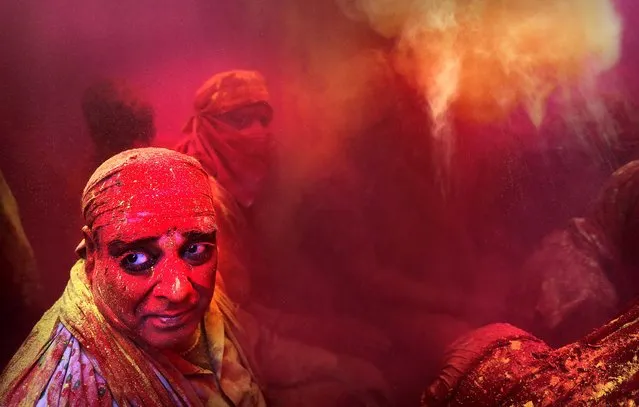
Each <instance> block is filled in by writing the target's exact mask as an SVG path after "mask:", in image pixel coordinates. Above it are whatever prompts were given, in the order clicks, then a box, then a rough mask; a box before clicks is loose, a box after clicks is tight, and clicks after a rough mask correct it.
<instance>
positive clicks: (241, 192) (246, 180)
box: [175, 71, 272, 207]
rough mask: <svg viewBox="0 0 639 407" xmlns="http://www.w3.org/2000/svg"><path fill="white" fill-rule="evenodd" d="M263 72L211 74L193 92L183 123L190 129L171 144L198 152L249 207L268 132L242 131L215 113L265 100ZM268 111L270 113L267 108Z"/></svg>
mask: <svg viewBox="0 0 639 407" xmlns="http://www.w3.org/2000/svg"><path fill="white" fill-rule="evenodd" d="M268 100H269V95H268V91H267V89H266V83H265V81H264V78H263V77H262V75H261V74H260V73H258V72H255V71H229V72H223V73H220V74H217V75H214V76H213V77H211V79H209V80H208V81H207V82H206V83H205V84H204V85H203V86H202V87H201V88H200V89H199V90H198V91H197V92H196V96H195V103H194V107H195V114H194V115H193V117H191V118H190V119H189V121H188V122H187V124H186V125H185V126H184V129H183V131H184V132H185V133H188V134H189V136H188V137H186V138H185V139H184V140H183V141H182V142H181V143H180V144H178V146H177V147H176V148H175V149H176V150H177V151H180V152H182V153H185V154H188V155H190V156H193V157H195V158H197V159H198V160H199V161H200V162H201V163H202V165H203V166H204V168H205V169H206V171H207V172H208V173H209V174H210V175H211V176H212V177H214V178H215V179H217V181H218V182H219V183H220V184H221V185H222V186H223V187H224V188H225V189H226V190H228V191H229V192H230V193H231V195H233V197H234V198H235V199H236V200H237V202H238V203H239V204H240V205H241V206H243V207H249V206H251V205H252V204H253V200H254V198H255V195H256V194H257V191H258V190H259V189H260V187H261V184H262V181H263V179H264V178H265V176H266V174H267V173H268V168H269V162H268V157H266V156H265V154H264V152H265V151H268V150H269V143H270V137H269V135H268V132H267V131H265V132H264V133H260V134H253V135H246V134H244V133H242V132H241V131H239V130H237V129H235V128H234V127H232V126H230V125H229V124H227V123H225V122H223V121H222V120H220V118H219V115H221V114H224V113H228V112H230V111H232V110H234V109H238V108H241V107H244V106H248V105H251V104H255V103H264V104H266V106H268V107H269V109H270V105H269V104H268ZM271 114H272V113H271Z"/></svg>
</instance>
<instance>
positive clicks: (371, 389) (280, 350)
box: [176, 70, 387, 406]
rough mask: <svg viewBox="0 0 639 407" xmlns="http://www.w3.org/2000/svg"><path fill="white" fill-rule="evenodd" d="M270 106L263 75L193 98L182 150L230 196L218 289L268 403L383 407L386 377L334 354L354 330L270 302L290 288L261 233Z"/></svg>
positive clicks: (228, 78)
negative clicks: (277, 289) (232, 306)
mask: <svg viewBox="0 0 639 407" xmlns="http://www.w3.org/2000/svg"><path fill="white" fill-rule="evenodd" d="M269 100H270V97H269V93H268V90H267V88H266V83H265V80H264V78H263V77H262V75H261V74H259V73H258V72H255V71H242V70H236V71H229V72H222V73H219V74H216V75H214V76H212V77H211V78H210V79H209V80H208V81H206V82H205V83H204V84H203V85H202V86H201V87H200V89H199V90H198V91H197V92H196V97H195V103H194V107H195V115H194V116H193V117H192V118H191V119H190V120H189V122H188V123H187V125H186V126H185V129H184V130H185V132H187V133H188V136H187V137H186V138H185V139H184V140H183V141H182V142H180V144H179V145H178V146H177V147H176V149H177V150H178V151H181V152H184V153H187V154H189V155H192V156H193V157H195V158H197V159H198V160H199V161H200V162H201V163H202V165H203V166H204V168H206V170H207V171H208V172H209V174H210V175H211V176H212V177H213V178H215V180H216V181H217V182H219V184H220V185H221V186H222V187H223V189H224V190H223V191H220V196H221V197H222V201H223V203H224V205H223V206H224V207H225V208H226V211H227V213H228V214H229V216H227V217H226V219H225V222H220V233H221V234H222V235H225V236H227V239H226V240H229V241H231V242H232V243H231V244H232V245H233V247H234V250H231V251H230V252H229V251H227V252H226V253H224V254H223V255H222V256H221V257H220V274H221V284H222V285H223V286H224V288H225V292H228V294H229V296H230V297H231V299H232V300H233V301H234V302H236V303H237V304H238V306H239V309H238V310H237V316H238V318H239V319H240V321H241V322H242V325H243V328H244V334H243V335H242V337H243V338H245V339H246V341H247V342H248V343H250V344H251V345H250V346H249V348H250V349H251V351H249V352H248V353H249V356H251V358H250V359H251V360H255V365H256V366H257V369H258V371H259V373H260V378H261V379H263V382H264V384H265V385H266V391H265V394H266V396H267V399H268V400H269V402H271V401H273V402H274V403H275V404H278V405H300V404H303V405H307V406H310V405H342V404H343V403H346V404H343V405H359V404H357V403H362V405H371V406H372V405H385V403H387V401H386V400H385V398H386V396H384V395H383V394H384V393H386V392H387V388H386V387H387V386H386V384H385V381H384V379H383V378H382V374H381V372H379V371H378V369H377V368H375V367H374V366H373V365H372V364H370V363H369V362H368V361H365V360H362V359H360V358H357V357H355V356H353V355H350V354H344V353H340V349H336V348H339V343H340V342H341V341H340V338H344V337H347V336H349V337H350V336H351V335H350V332H352V331H354V330H355V326H356V323H354V322H353V321H352V320H349V322H345V321H339V320H338V319H333V318H331V319H328V320H327V319H321V318H317V316H315V315H309V314H305V313H295V312H290V311H289V312H283V311H282V310H280V309H278V308H277V307H273V306H272V305H271V304H270V303H269V302H268V300H266V301H265V298H266V299H268V298H269V296H272V293H269V291H270V288H272V287H273V286H274V285H276V286H277V285H286V281H283V279H282V277H281V276H280V274H279V273H276V271H277V269H274V268H272V267H269V261H268V253H264V250H263V249H264V247H265V245H264V243H263V241H262V240H260V236H259V233H256V218H257V217H258V214H257V212H258V210H259V208H256V206H258V205H256V203H258V202H259V201H260V196H261V194H262V193H263V190H264V187H265V184H266V182H267V180H268V178H269V177H270V176H271V164H272V161H273V149H272V146H273V139H272V134H271V132H270V128H269V126H270V123H271V120H272V118H273V109H272V107H271V105H270V103H269ZM307 283H308V284H310V285H312V284H314V282H313V281H307ZM264 304H268V306H266V305H264ZM346 324H349V325H350V326H347V325H346ZM327 331H330V332H332V333H331V334H329V335H327V334H326V332H327ZM326 338H329V339H328V340H326ZM366 339H368V338H366ZM354 342H357V341H356V340H354ZM335 344H337V346H331V345H335ZM353 403H356V404H353Z"/></svg>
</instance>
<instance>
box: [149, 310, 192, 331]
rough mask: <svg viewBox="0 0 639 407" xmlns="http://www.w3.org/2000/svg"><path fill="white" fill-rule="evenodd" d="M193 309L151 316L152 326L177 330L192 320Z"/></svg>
mask: <svg viewBox="0 0 639 407" xmlns="http://www.w3.org/2000/svg"><path fill="white" fill-rule="evenodd" d="M194 310H195V307H191V308H188V309H186V310H183V311H179V312H171V313H163V314H154V315H151V319H152V320H153V321H154V325H156V326H158V327H159V328H168V329H170V328H178V327H180V326H182V325H184V324H186V323H188V322H190V320H191V319H192V317H193V315H194V313H193V311H194Z"/></svg>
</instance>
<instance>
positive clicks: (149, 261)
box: [120, 252, 155, 272]
mask: <svg viewBox="0 0 639 407" xmlns="http://www.w3.org/2000/svg"><path fill="white" fill-rule="evenodd" d="M154 264H155V261H154V259H153V258H152V257H151V256H150V255H148V254H146V253H143V252H131V253H128V254H126V255H125V256H124V257H123V258H122V260H121V261H120V266H122V268H123V269H125V270H127V271H133V272H138V271H144V270H147V269H149V268H151V267H153V265H154Z"/></svg>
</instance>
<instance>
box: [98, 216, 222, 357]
mask: <svg viewBox="0 0 639 407" xmlns="http://www.w3.org/2000/svg"><path fill="white" fill-rule="evenodd" d="M98 242H99V243H98V245H97V250H96V253H95V264H94V268H93V271H92V278H91V280H92V291H93V296H94V299H95V302H96V304H97V305H98V308H99V309H100V311H101V312H102V314H103V315H104V316H105V318H106V319H107V320H109V321H110V322H111V323H113V324H114V326H118V325H120V324H121V325H124V327H126V329H127V330H128V331H129V332H132V333H133V334H134V335H137V336H138V337H139V338H140V339H142V341H144V342H145V343H147V344H149V345H151V346H153V347H155V348H158V349H167V348H169V349H170V348H177V347H180V346H183V345H184V344H185V343H186V342H188V341H189V339H190V338H191V337H192V335H193V333H194V332H195V330H196V328H197V326H198V324H199V322H200V321H201V320H202V317H203V316H204V313H205V311H206V310H207V308H208V306H209V303H210V302H211V298H212V296H213V291H214V287H215V274H216V269H217V247H216V231H215V223H214V222H213V220H212V219H206V218H201V217H190V218H189V217H186V218H182V217H180V218H172V217H167V218H156V219H149V220H145V221H143V222H139V223H134V224H131V225H127V226H126V227H113V226H107V227H105V228H103V229H101V230H100V231H99V232H98Z"/></svg>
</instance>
